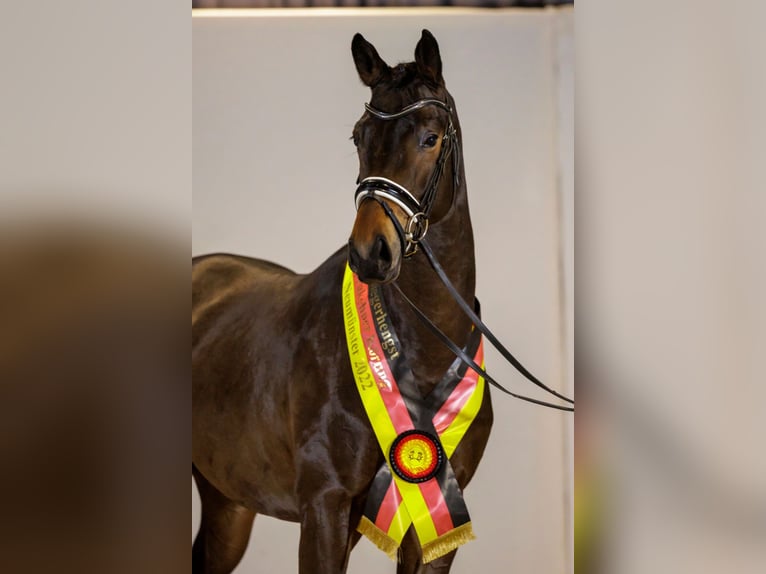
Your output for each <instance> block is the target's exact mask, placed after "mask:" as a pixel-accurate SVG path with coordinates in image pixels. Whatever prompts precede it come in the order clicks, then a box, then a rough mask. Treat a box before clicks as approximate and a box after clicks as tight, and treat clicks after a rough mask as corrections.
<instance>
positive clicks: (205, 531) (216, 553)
mask: <svg viewBox="0 0 766 574" xmlns="http://www.w3.org/2000/svg"><path fill="white" fill-rule="evenodd" d="M193 474H194V480H195V482H196V483H197V489H198V490H199V495H200V499H201V501H202V518H201V521H200V527H199V532H197V536H196V538H195V539H194V545H193V546H192V573H193V574H229V573H230V572H231V571H232V570H234V568H235V567H236V566H237V564H239V561H240V560H241V559H242V555H243V554H244V553H245V549H246V548H247V543H248V541H249V540H250V531H251V529H252V527H253V519H255V512H253V511H252V510H249V509H247V508H245V507H244V506H242V505H240V504H237V503H235V502H232V501H231V500H229V499H228V498H226V497H225V496H224V495H223V494H221V493H220V492H219V491H218V490H217V489H216V488H215V487H214V486H213V485H212V484H210V483H209V482H208V481H207V480H206V479H205V477H203V476H202V475H201V474H200V473H199V472H197V471H196V469H194V473H193Z"/></svg>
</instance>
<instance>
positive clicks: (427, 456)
mask: <svg viewBox="0 0 766 574" xmlns="http://www.w3.org/2000/svg"><path fill="white" fill-rule="evenodd" d="M388 459H389V462H390V463H391V469H392V470H393V471H394V472H395V473H396V475H397V476H398V477H399V478H401V479H402V480H406V481H407V482H416V483H417V482H425V481H426V480H430V479H431V478H433V477H434V476H436V474H437V473H438V472H439V470H440V469H441V467H442V465H443V464H444V450H443V449H442V445H441V443H440V442H439V439H438V438H436V437H435V436H434V435H432V434H431V433H429V432H425V431H421V430H408V431H404V432H403V433H402V434H400V435H399V436H398V437H396V438H395V439H394V442H393V443H392V444H391V449H390V450H389V451H388Z"/></svg>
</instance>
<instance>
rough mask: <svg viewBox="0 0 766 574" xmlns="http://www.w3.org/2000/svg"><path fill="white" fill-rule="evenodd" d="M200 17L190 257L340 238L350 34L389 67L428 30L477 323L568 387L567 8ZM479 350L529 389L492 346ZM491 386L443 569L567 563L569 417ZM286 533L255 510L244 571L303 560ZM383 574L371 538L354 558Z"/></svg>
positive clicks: (291, 532) (349, 108) (349, 184)
mask: <svg viewBox="0 0 766 574" xmlns="http://www.w3.org/2000/svg"><path fill="white" fill-rule="evenodd" d="M231 14H236V16H232V15H231ZM192 24H193V28H192V29H193V36H192V39H193V74H194V75H193V126H194V132H193V159H194V169H193V178H194V179H193V188H194V197H193V199H194V209H193V226H194V227H193V230H194V231H193V242H192V250H193V254H195V255H197V254H202V253H207V252H212V251H227V252H235V253H240V254H245V255H251V256H256V257H262V258H265V259H270V260H273V261H277V262H279V263H281V264H284V265H287V266H288V267H291V268H293V269H295V270H296V271H300V272H307V271H310V270H312V269H313V268H315V267H316V266H317V265H319V264H320V263H321V262H322V261H323V260H324V259H325V258H326V257H327V256H328V255H329V254H330V253H332V252H333V251H335V249H337V248H338V247H339V246H341V245H342V244H344V243H345V242H346V241H347V239H348V235H349V232H350V230H351V226H352V223H353V219H354V208H353V201H352V195H353V191H354V187H355V185H354V181H355V177H356V170H357V165H356V155H355V151H354V147H353V145H352V143H351V142H350V141H349V136H350V135H351V129H352V126H353V124H354V122H355V121H356V120H357V119H358V117H359V116H360V115H361V113H362V111H363V107H362V104H363V102H365V101H367V99H368V95H369V90H368V89H367V88H365V87H364V86H362V85H361V83H360V82H359V80H358V78H357V75H356V71H355V69H354V65H353V61H352V58H351V51H350V45H351V38H352V36H353V34H354V33H355V32H357V31H358V32H361V33H362V34H364V35H365V37H366V38H367V39H368V40H369V41H371V42H372V43H373V44H374V45H375V46H376V47H377V49H378V52H379V53H380V54H381V56H382V57H383V58H384V59H385V60H386V61H387V62H388V63H389V64H393V63H396V62H399V61H410V60H412V59H413V51H414V48H415V44H416V42H417V40H418V38H419V37H420V30H421V29H422V28H428V29H430V30H431V31H432V32H433V33H434V35H435V36H436V38H437V40H438V41H439V44H440V47H441V54H442V60H443V63H444V76H445V79H446V82H447V87H448V88H449V89H450V91H451V93H452V94H453V96H454V97H455V100H456V103H457V108H458V113H459V115H460V120H461V124H462V127H463V138H464V153H465V162H466V174H467V175H466V177H467V182H468V189H469V198H470V203H471V213H472V217H473V224H474V231H475V236H476V248H477V268H478V269H477V273H478V277H477V280H478V285H477V289H478V295H479V297H480V298H481V301H482V311H483V314H484V317H485V318H486V320H487V322H488V323H489V325H490V327H492V328H493V329H494V330H495V331H496V333H497V334H498V335H499V337H500V338H501V340H503V341H504V342H505V343H506V344H507V345H508V346H509V348H510V349H511V350H512V351H513V352H514V354H516V355H517V356H518V357H519V358H520V359H521V360H522V362H523V363H525V365H526V366H527V367H528V368H530V370H532V372H534V373H536V374H537V375H538V376H539V377H541V378H542V379H543V380H545V381H547V382H548V383H549V384H551V385H553V386H554V387H558V388H561V389H564V390H565V391H566V392H567V393H572V379H571V377H572V369H571V366H572V361H573V359H572V356H573V353H572V349H573V341H572V333H573V326H572V316H573V314H572V307H571V303H572V300H573V297H572V284H573V281H572V263H573V258H572V251H573V250H572V235H573V229H572V220H573V218H572V214H573V176H574V173H573V134H574V131H573V130H574V126H573V115H572V103H573V87H572V86H573V83H572V74H573V69H572V67H573V54H572V35H573V29H572V12H571V10H568V9H565V10H545V11H527V10H525V11H517V10H491V11H488V10H484V11H482V10H462V9H438V10H435V9H417V10H415V9H412V10H377V9H375V10H372V9H367V10H345V11H338V10H315V11H304V10H295V11H282V10H272V11H249V12H235V13H229V15H227V16H223V14H222V13H220V12H210V13H209V14H208V15H206V16H202V15H201V14H200V13H195V15H194V18H193V22H192ZM486 361H487V365H488V369H489V370H490V372H492V371H494V374H495V376H496V378H498V379H499V380H500V381H503V382H505V383H507V384H508V385H510V386H511V387H513V388H515V389H517V390H521V391H526V392H528V393H531V394H534V391H533V389H534V387H532V385H530V384H529V383H526V382H524V380H523V379H522V377H521V376H520V375H517V374H516V373H515V372H514V371H513V369H512V368H511V367H508V366H505V365H504V364H503V363H502V362H501V360H500V359H499V356H498V355H497V354H496V353H494V352H491V351H488V353H487V359H486ZM538 396H539V395H538ZM493 399H494V401H493V402H494V410H495V426H494V429H493V434H492V437H491V439H490V443H489V446H488V448H487V451H486V453H485V455H484V459H483V461H482V465H481V466H480V467H479V470H478V472H477V475H476V478H475V479H474V481H473V483H472V484H471V485H470V486H469V488H468V489H467V491H466V501H467V503H468V507H469V510H470V512H471V515H472V519H473V523H474V529H475V531H476V533H477V536H478V539H477V540H476V541H473V542H471V543H469V544H467V545H466V546H464V547H463V548H462V549H461V550H460V552H459V553H458V557H457V559H456V561H455V566H454V568H453V572H455V573H456V574H460V573H468V572H486V573H507V572H514V573H523V574H538V573H539V574H556V573H563V572H571V571H572V538H571V529H572V504H571V501H572V499H571V495H572V470H571V464H572V463H571V461H572V444H571V442H572V428H573V417H572V416H571V415H567V414H562V413H559V412H558V411H550V410H547V409H542V408H540V407H535V406H532V405H529V404H527V403H522V402H519V401H515V400H513V399H511V398H510V397H506V396H503V395H501V394H500V393H494V397H493ZM192 490H193V495H192V531H193V533H195V532H196V528H197V524H198V522H199V500H198V498H197V495H196V492H195V491H194V489H192ZM298 532H299V529H298V526H297V525H295V524H290V523H285V522H280V521H277V520H273V519H270V518H268V517H263V516H259V517H258V518H256V521H255V526H254V528H253V535H252V538H251V542H250V546H249V548H248V551H247V553H246V555H245V557H244V559H243V561H242V563H241V564H240V566H239V567H238V569H237V571H238V572H252V573H283V572H295V571H297V548H298ZM394 571H395V568H394V566H393V565H392V563H391V562H390V561H389V560H388V558H386V557H385V555H384V554H383V553H381V552H380V551H378V550H377V549H375V548H374V547H373V546H372V545H371V544H370V543H368V542H367V541H365V540H363V541H362V542H360V543H359V545H358V546H357V548H356V550H355V551H354V553H353V555H352V559H351V566H350V568H349V572H351V573H362V572H364V573H368V574H378V573H392V572H394Z"/></svg>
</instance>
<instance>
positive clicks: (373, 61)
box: [351, 33, 389, 88]
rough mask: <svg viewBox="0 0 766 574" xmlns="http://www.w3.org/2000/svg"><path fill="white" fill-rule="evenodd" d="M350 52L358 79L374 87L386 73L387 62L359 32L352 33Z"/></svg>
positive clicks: (387, 68)
mask: <svg viewBox="0 0 766 574" xmlns="http://www.w3.org/2000/svg"><path fill="white" fill-rule="evenodd" d="M351 54H352V55H353V56H354V64H356V71H357V72H359V79H360V80H362V83H363V84H364V85H365V86H367V87H369V88H374V87H375V85H376V84H378V83H379V82H380V81H381V80H382V79H383V78H385V77H386V75H387V74H388V72H389V67H388V64H386V63H385V62H384V61H383V58H381V57H380V56H379V55H378V51H377V50H376V49H375V46H373V45H372V44H370V43H369V42H368V41H367V40H365V39H364V36H362V35H361V34H359V33H356V34H354V39H353V40H352V41H351Z"/></svg>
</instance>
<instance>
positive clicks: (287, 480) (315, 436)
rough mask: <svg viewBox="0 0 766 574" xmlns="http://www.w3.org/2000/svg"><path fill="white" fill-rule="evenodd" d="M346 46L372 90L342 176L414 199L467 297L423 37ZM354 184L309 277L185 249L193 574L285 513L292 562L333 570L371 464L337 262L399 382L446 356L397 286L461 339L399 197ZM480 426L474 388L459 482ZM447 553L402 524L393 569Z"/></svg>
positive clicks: (232, 555)
mask: <svg viewBox="0 0 766 574" xmlns="http://www.w3.org/2000/svg"><path fill="white" fill-rule="evenodd" d="M352 55H353V59H354V63H355V65H356V69H357V72H358V73H359V77H360V79H361V80H362V82H363V83H364V84H365V85H366V86H368V87H370V88H371V91H372V95H371V99H370V104H369V106H368V109H367V111H366V112H365V113H364V114H363V115H362V117H361V118H360V120H359V121H358V122H357V123H356V125H355V127H354V130H353V140H354V143H355V145H356V147H357V150H358V156H359V173H358V179H357V183H360V182H366V181H373V180H374V182H375V185H383V184H382V183H381V182H391V184H392V185H393V186H398V187H399V188H401V189H404V190H409V192H407V193H410V192H411V198H412V200H413V202H414V204H415V205H416V206H422V205H425V204H426V203H427V204H428V207H427V211H428V222H429V225H428V228H427V233H428V239H429V242H430V246H431V248H432V249H433V251H434V252H435V253H436V254H437V256H438V257H439V260H440V261H441V262H442V266H443V267H444V269H445V271H446V273H447V274H448V275H449V277H450V279H451V280H452V282H453V283H454V285H455V286H456V287H457V289H458V291H459V292H460V294H461V295H462V297H463V298H464V299H465V300H466V301H473V300H474V285H475V262H474V245H473V234H472V229H471V221H470V217H469V212H468V202H467V195H466V184H465V177H464V168H463V162H462V158H461V157H460V155H459V154H458V153H457V151H458V150H459V149H460V144H461V132H460V124H459V122H458V118H457V114H456V112H455V103H454V101H453V99H452V96H451V95H450V94H449V92H448V91H447V89H446V87H445V83H444V79H443V77H442V62H441V56H440V54H439V47H438V44H437V42H436V40H435V39H434V37H433V36H432V35H431V34H430V33H429V32H428V31H427V30H424V31H423V34H422V37H421V38H420V41H419V42H418V44H417V47H416V49H415V61H414V62H410V63H406V64H399V65H397V66H394V67H390V66H388V65H387V64H386V63H385V62H384V61H383V60H382V59H381V57H380V56H379V55H378V53H377V51H376V50H375V48H374V47H373V46H372V44H370V43H369V42H367V41H366V40H365V39H364V38H363V37H362V36H361V35H360V34H357V35H356V36H354V39H353V42H352ZM423 102H426V103H430V104H433V103H437V104H440V105H423V104H422V103H423ZM416 103H418V105H415V106H412V104H416ZM411 106H412V107H411ZM403 110H405V111H406V113H401V114H400V113H399V112H401V111H403ZM447 145H453V146H454V149H452V150H451V152H452V153H451V154H449V156H450V157H451V158H452V160H451V161H444V159H445V157H447V155H448V154H446V153H445V151H448V150H447V149H446V148H445V147H444V146H447ZM437 172H438V173H437ZM361 187H362V186H360V189H361ZM401 193H402V194H403V193H405V192H401ZM367 195H370V196H371V198H372V199H375V200H374V201H373V200H365V199H366V198H365V197H364V196H365V194H362V196H363V197H361V201H360V202H359V203H358V212H357V216H356V221H355V222H354V225H353V229H352V231H351V236H350V239H349V242H348V245H347V246H344V247H343V248H341V249H339V250H338V251H337V252H335V253H334V254H333V255H331V256H330V257H329V258H328V259H327V260H326V261H325V262H324V263H322V264H321V265H320V266H319V267H318V268H317V269H316V270H315V271H313V272H312V273H309V274H306V275H300V274H296V273H293V272H292V271H290V270H289V269H286V268H284V267H282V266H279V265H277V264H274V263H270V262H268V261H263V260H260V259H251V258H248V257H242V256H236V255H226V254H215V255H206V256H200V257H196V258H194V259H193V262H192V371H193V383H192V385H193V390H192V409H193V425H192V426H193V429H192V433H193V434H192V436H193V460H192V462H193V465H192V473H193V476H194V479H195V482H196V484H197V487H198V490H199V494H200V498H201V501H202V515H201V523H200V528H199V532H198V534H197V537H196V539H195V541H194V545H193V550H192V555H193V570H194V572H195V573H208V574H210V573H226V572H231V571H232V570H233V569H234V568H235V566H236V565H237V563H238V562H239V561H240V559H241V558H242V555H243V554H244V551H245V548H246V546H247V543H248V540H249V537H250V530H251V527H252V524H253V519H254V518H255V515H256V514H258V513H261V514H265V515H267V516H272V517H276V518H280V519H283V520H288V521H293V522H299V523H300V525H301V535H300V545H299V571H300V574H324V573H327V574H338V573H344V572H346V569H347V566H348V561H349V555H350V553H351V550H352V548H353V547H354V545H355V544H356V543H357V542H358V540H359V537H360V534H359V532H358V531H357V527H358V525H359V524H360V520H361V518H362V515H363V513H364V509H365V504H366V502H367V498H368V493H369V492H370V488H371V485H372V484H373V479H374V478H375V476H376V473H378V471H379V470H380V469H381V467H382V466H383V465H384V464H385V462H384V461H385V458H384V454H383V451H382V450H381V447H380V446H379V443H378V440H377V439H376V435H375V432H374V431H373V427H372V426H371V423H370V419H369V418H368V415H367V413H366V412H365V407H364V406H363V404H362V401H361V400H360V393H359V391H358V390H357V386H356V384H355V379H354V373H353V372H352V369H351V365H350V361H349V349H348V347H347V342H346V332H345V330H344V308H343V301H342V296H341V290H342V284H343V281H344V273H345V269H346V265H347V262H348V265H349V266H350V268H351V270H353V272H354V273H355V274H356V276H357V277H358V279H359V280H360V281H362V282H364V283H367V284H369V285H371V286H372V285H374V286H376V287H375V288H376V289H378V290H379V291H378V292H379V293H380V297H381V299H382V300H383V302H384V303H385V305H386V308H387V312H388V322H389V324H390V325H391V328H392V329H393V330H395V331H396V333H397V335H398V338H399V340H400V342H401V352H402V353H403V355H405V357H406V359H407V362H408V364H409V366H410V368H411V372H412V375H413V376H411V377H409V378H408V379H407V381H406V385H407V388H402V394H404V393H405V392H406V393H407V394H408V396H417V397H427V396H429V394H430V393H431V391H432V390H433V389H434V388H435V387H436V385H437V384H438V383H439V381H440V380H441V379H442V377H443V376H444V374H445V372H446V371H447V370H448V369H449V368H450V366H451V365H452V364H453V363H454V355H452V354H451V352H450V351H449V350H448V349H447V348H445V347H444V346H443V345H441V343H440V342H439V341H438V339H436V338H435V336H434V335H433V334H432V333H431V332H430V331H429V330H428V329H427V328H426V327H424V325H423V324H422V323H421V322H420V321H419V320H418V318H417V317H416V315H415V314H414V313H413V311H412V310H411V308H410V307H409V306H408V305H406V304H405V302H404V301H403V298H402V294H401V293H404V294H406V295H407V297H409V298H410V299H411V300H412V301H413V302H414V303H416V304H417V306H418V307H419V308H420V309H421V310H423V311H424V312H425V313H426V314H427V315H428V317H430V319H431V320H432V321H434V322H435V323H436V324H437V325H439V327H440V328H441V329H442V331H444V333H445V334H446V335H448V336H449V337H450V338H451V339H452V340H453V341H454V342H455V343H457V344H458V345H461V346H463V345H466V343H467V342H468V339H469V335H470V334H471V328H472V324H471V322H470V320H469V319H467V318H466V317H465V315H464V314H463V313H461V312H460V311H459V309H458V307H457V304H456V303H454V302H453V301H452V299H450V298H449V297H448V296H447V295H446V290H445V288H444V286H443V285H442V284H441V283H440V282H439V280H438V279H437V277H436V275H435V274H434V273H433V271H432V270H431V268H430V266H429V264H428V261H427V260H426V258H425V256H424V255H423V253H422V252H421V251H417V250H416V249H413V245H410V244H409V241H408V240H409V239H411V238H412V237H413V233H414V232H413V221H412V219H413V218H412V215H413V214H412V211H413V209H414V208H413V209H409V208H408V205H407V202H406V201H400V200H397V197H400V198H401V197H403V195H401V194H400V195H399V196H397V195H396V194H395V193H393V192H391V193H389V194H386V193H379V194H375V193H374V192H371V193H369V194H367ZM357 198H358V199H359V198H360V193H359V192H357ZM405 199H406V198H405ZM419 232H420V233H425V232H426V230H425V229H420V231H419ZM394 283H395V284H396V286H397V287H398V288H394ZM399 289H401V292H399ZM402 385H405V382H402ZM491 425H492V407H491V403H490V398H489V393H488V392H486V391H485V392H484V395H483V398H482V400H481V403H480V406H479V408H478V412H477V413H476V416H475V419H474V420H473V422H472V424H471V425H470V427H469V428H468V430H467V432H466V434H465V436H464V437H462V440H461V441H460V443H459V444H458V446H457V448H456V450H455V451H454V453H453V454H452V455H451V456H450V458H449V464H450V465H451V467H452V469H453V470H454V477H455V478H456V480H457V483H458V484H459V486H460V488H465V487H466V485H467V484H468V483H469V482H470V480H471V478H472V476H473V474H474V472H475V471H476V468H477V466H478V464H479V461H480V459H481V457H482V454H483V452H484V448H485V446H486V443H487V440H488V438H489V432H490V427H491ZM454 557H455V551H454V550H453V551H451V552H449V553H447V554H446V555H443V556H441V557H439V558H437V559H435V560H432V561H429V562H428V563H424V561H423V553H422V549H421V545H420V543H419V541H418V538H417V536H416V533H415V531H414V528H413V527H410V528H409V530H408V531H407V533H406V535H405V536H404V539H403V540H402V542H401V547H400V549H399V552H398V562H397V566H396V568H397V573H398V574H415V573H418V574H427V573H436V572H441V573H446V572H449V570H450V567H451V564H452V561H453V559H454Z"/></svg>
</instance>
